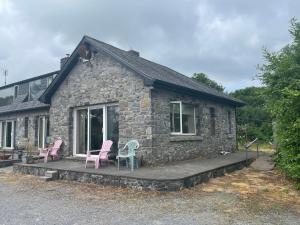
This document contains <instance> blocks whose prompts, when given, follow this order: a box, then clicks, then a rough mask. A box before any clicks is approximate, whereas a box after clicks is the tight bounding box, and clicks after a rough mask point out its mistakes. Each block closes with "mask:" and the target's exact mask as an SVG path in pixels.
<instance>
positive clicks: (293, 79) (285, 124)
mask: <svg viewBox="0 0 300 225" xmlns="http://www.w3.org/2000/svg"><path fill="white" fill-rule="evenodd" d="M289 31H290V34H291V35H292V37H293V42H292V43H291V44H289V45H287V46H286V47H284V48H283V49H281V50H280V51H279V52H269V51H268V50H266V49H265V50H264V58H265V60H266V63H265V64H264V65H262V66H260V67H259V69H260V74H259V78H260V79H261V80H262V82H263V83H264V84H265V85H266V95H267V100H268V102H267V107H268V110H269V112H270V113H271V115H272V117H273V119H274V121H275V122H276V126H275V138H276V139H275V140H276V144H277V146H278V148H277V153H276V163H277V165H278V166H279V167H280V168H281V169H282V170H283V171H285V172H286V173H287V175H288V176H289V177H291V178H294V179H296V180H297V181H298V182H300V23H299V22H297V21H296V20H295V19H292V21H291V26H290V30H289Z"/></svg>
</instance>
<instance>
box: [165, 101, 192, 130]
mask: <svg viewBox="0 0 300 225" xmlns="http://www.w3.org/2000/svg"><path fill="white" fill-rule="evenodd" d="M170 123H171V133H173V134H195V132H196V129H195V107H194V106H193V105H191V104H185V103H182V102H180V101H179V102H171V104H170Z"/></svg>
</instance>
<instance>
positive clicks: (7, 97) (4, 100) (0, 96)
mask: <svg viewBox="0 0 300 225" xmlns="http://www.w3.org/2000/svg"><path fill="white" fill-rule="evenodd" d="M13 100H14V87H10V88H5V89H2V90H0V106H5V105H10V104H12V103H13Z"/></svg>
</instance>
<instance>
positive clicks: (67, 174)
mask: <svg viewBox="0 0 300 225" xmlns="http://www.w3.org/2000/svg"><path fill="white" fill-rule="evenodd" d="M255 157H256V153H255V152H249V153H248V160H246V156H245V153H244V152H237V153H233V154H229V155H227V156H219V157H218V158H213V159H194V160H187V161H182V162H176V163H172V164H167V165H164V166H157V167H142V168H139V169H136V170H135V171H134V172H130V170H128V169H127V168H121V170H120V171H118V170H117V168H116V167H115V166H112V165H109V166H105V167H102V168H100V169H94V165H93V164H89V167H88V168H87V169H85V168H84V162H81V161H71V160H62V161H55V162H48V163H46V164H45V163H37V164H22V163H17V164H14V167H13V169H14V171H15V172H19V173H24V174H32V175H36V176H45V173H46V171H48V170H55V171H57V172H58V179H63V180H71V181H79V182H88V183H95V184H100V185H112V186H117V187H131V188H137V189H141V190H157V191H179V190H182V189H183V188H188V187H193V186H195V185H197V184H200V183H202V182H206V181H208V180H209V179H210V178H213V177H218V176H223V175H224V174H225V173H230V172H233V171H235V170H238V169H242V168H243V167H244V166H246V165H249V164H250V163H251V162H252V161H253V160H255Z"/></svg>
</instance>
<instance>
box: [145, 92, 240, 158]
mask: <svg viewBox="0 0 300 225" xmlns="http://www.w3.org/2000/svg"><path fill="white" fill-rule="evenodd" d="M151 96H152V99H151V104H152V118H153V126H152V137H153V140H152V143H153V147H152V153H151V154H152V160H153V163H160V162H161V163H165V162H171V161H178V160H185V159H191V158H196V157H199V156H203V157H213V156H216V155H217V154H219V152H220V151H228V152H234V151H235V150H236V130H235V127H236V126H235V124H236V121H235V108H234V107H232V106H229V105H225V104H222V103H217V102H212V101H208V100H204V99H201V98H194V97H190V96H187V95H180V94H176V93H174V92H170V91H165V90H158V89H154V90H152V94H151ZM171 101H182V103H189V104H192V105H193V106H194V107H195V120H196V121H195V122H196V134H195V135H172V134H171V131H170V102H171ZM210 108H214V109H215V135H212V134H211V129H212V128H211V127H210V126H211V124H210V119H211V118H210V113H209V109H210ZM228 112H230V115H231V121H228ZM229 122H230V123H231V132H229V130H230V128H229Z"/></svg>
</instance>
